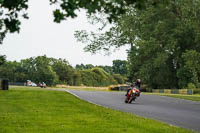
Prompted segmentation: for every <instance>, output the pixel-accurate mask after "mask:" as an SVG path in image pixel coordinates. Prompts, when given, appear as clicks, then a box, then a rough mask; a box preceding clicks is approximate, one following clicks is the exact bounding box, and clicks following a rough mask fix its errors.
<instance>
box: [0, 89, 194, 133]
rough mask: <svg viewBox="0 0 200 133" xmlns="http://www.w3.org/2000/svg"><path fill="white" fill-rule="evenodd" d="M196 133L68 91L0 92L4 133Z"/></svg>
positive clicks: (1, 131)
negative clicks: (88, 99) (94, 102)
mask: <svg viewBox="0 0 200 133" xmlns="http://www.w3.org/2000/svg"><path fill="white" fill-rule="evenodd" d="M130 132H133V133H192V131H191V130H186V129H182V128H178V127H175V126H171V125H168V124H164V123H161V122H158V121H155V120H151V119H147V118H143V117H138V116H136V115H133V114H130V113H124V112H120V111H115V110H111V109H108V108H103V107H99V106H96V105H93V104H90V103H88V102H85V101H82V100H80V99H78V98H76V97H74V96H72V95H71V94H68V93H66V92H64V91H55V90H44V89H40V88H34V89H33V88H27V87H23V88H20V87H18V88H11V89H10V90H9V91H0V133H130Z"/></svg>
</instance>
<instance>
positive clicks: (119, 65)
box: [112, 60, 128, 75]
mask: <svg viewBox="0 0 200 133" xmlns="http://www.w3.org/2000/svg"><path fill="white" fill-rule="evenodd" d="M127 63H128V62H127V61H125V60H114V61H113V66H112V67H113V72H114V73H116V74H121V75H127V73H128V72H127Z"/></svg>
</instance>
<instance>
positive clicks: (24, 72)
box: [0, 55, 127, 86]
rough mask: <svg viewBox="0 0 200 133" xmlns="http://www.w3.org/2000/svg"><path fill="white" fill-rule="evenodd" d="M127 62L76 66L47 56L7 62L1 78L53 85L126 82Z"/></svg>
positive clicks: (93, 84)
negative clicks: (111, 64)
mask: <svg viewBox="0 0 200 133" xmlns="http://www.w3.org/2000/svg"><path fill="white" fill-rule="evenodd" d="M126 64H127V61H122V60H114V61H113V66H93V65H92V64H86V65H83V64H80V65H76V66H75V67H74V68H73V67H72V66H71V65H70V64H69V62H68V61H66V60H65V59H61V58H60V59H55V58H48V57H47V56H46V55H44V56H37V57H31V58H28V59H24V60H21V61H20V62H17V61H5V62H4V64H2V65H0V77H1V78H7V79H8V80H9V81H10V82H26V80H31V81H33V82H35V83H39V82H45V83H46V84H47V85H49V86H52V85H56V84H67V85H73V86H79V85H85V86H108V85H111V84H123V83H124V82H125V80H126V75H127V67H126ZM119 66H121V67H119ZM118 67H119V69H120V70H118V69H117V68H118ZM122 69H126V70H122ZM121 70H122V71H121Z"/></svg>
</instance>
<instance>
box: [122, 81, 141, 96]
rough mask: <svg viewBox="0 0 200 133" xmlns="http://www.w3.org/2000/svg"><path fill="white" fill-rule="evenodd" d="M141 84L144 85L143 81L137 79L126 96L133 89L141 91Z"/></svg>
mask: <svg viewBox="0 0 200 133" xmlns="http://www.w3.org/2000/svg"><path fill="white" fill-rule="evenodd" d="M141 84H142V82H141V79H137V80H136V82H135V83H134V82H133V83H132V84H131V86H130V88H129V89H128V90H127V92H126V95H125V96H127V95H128V92H129V90H131V89H132V88H133V87H136V88H137V89H140V87H141Z"/></svg>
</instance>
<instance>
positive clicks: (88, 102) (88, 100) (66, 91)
mask: <svg viewBox="0 0 200 133" xmlns="http://www.w3.org/2000/svg"><path fill="white" fill-rule="evenodd" d="M65 91H66V92H68V93H70V94H71V95H73V96H75V97H77V98H78V99H81V100H83V101H87V102H88V103H91V104H94V105H97V106H100V107H104V108H108V107H106V106H103V105H100V104H97V103H94V102H92V101H90V100H85V99H83V98H81V97H80V96H78V95H76V94H74V93H73V92H71V91H69V90H65Z"/></svg>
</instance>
